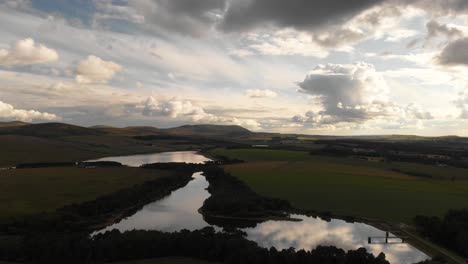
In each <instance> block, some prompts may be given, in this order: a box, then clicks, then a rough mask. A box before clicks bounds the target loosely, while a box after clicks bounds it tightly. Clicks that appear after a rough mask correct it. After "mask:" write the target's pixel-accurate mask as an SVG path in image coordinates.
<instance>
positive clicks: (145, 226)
mask: <svg viewBox="0 0 468 264" xmlns="http://www.w3.org/2000/svg"><path fill="white" fill-rule="evenodd" d="M103 160H105V161H117V162H121V163H123V164H124V165H127V166H140V165H142V164H146V163H154V162H187V163H203V162H206V161H209V160H210V159H208V158H206V157H204V156H203V155H201V154H199V153H197V152H194V151H178V152H164V153H157V154H148V155H134V156H122V157H109V158H103V159H99V161H103ZM193 178H194V179H193V180H191V181H190V182H189V183H188V184H187V185H186V186H184V187H182V188H180V189H178V190H176V191H173V192H172V193H171V194H170V195H169V196H167V197H165V198H163V199H161V200H158V201H155V202H152V203H149V204H147V205H145V206H144V207H143V208H142V209H140V210H139V211H137V212H136V213H135V214H133V215H131V216H129V217H127V218H124V219H122V220H121V221H120V222H118V223H115V224H113V225H110V226H108V227H106V228H104V229H102V230H99V231H96V232H95V233H100V232H105V231H109V230H113V229H118V230H120V231H121V232H124V231H128V230H133V229H140V230H160V231H164V232H173V231H180V230H182V229H188V230H196V229H200V228H203V227H206V226H210V225H209V224H208V223H207V222H205V221H204V220H203V216H202V215H201V214H200V213H199V212H198V209H199V208H200V207H202V205H203V201H204V200H205V199H207V198H208V197H209V196H210V194H209V193H208V191H207V190H206V188H207V187H208V186H209V183H208V181H207V180H206V179H205V177H204V176H203V175H202V173H201V172H197V173H194V174H193ZM291 217H293V218H298V219H301V220H302V221H299V222H292V221H272V220H271V221H266V222H263V223H260V224H257V225H256V226H255V227H253V228H243V229H242V230H243V231H245V232H246V233H247V239H249V240H252V241H255V242H256V243H257V244H258V245H259V246H262V247H266V248H270V247H272V246H273V247H275V248H276V249H278V250H281V249H288V248H290V247H293V248H295V249H296V250H300V249H304V250H312V249H314V248H316V247H317V246H319V245H323V246H336V247H338V248H341V249H343V250H345V251H346V250H351V249H357V248H360V247H364V248H366V249H367V250H368V252H371V253H373V254H374V255H375V256H377V255H378V254H379V253H380V252H384V253H385V255H386V258H387V260H388V261H389V262H390V263H395V264H400V263H401V264H410V263H416V262H419V261H422V260H425V259H428V258H429V257H428V256H427V255H426V254H424V253H423V252H421V251H419V250H418V249H416V248H414V247H413V246H411V245H410V244H408V243H390V244H369V243H368V237H383V236H385V232H384V231H382V230H379V229H377V228H375V227H373V226H371V225H368V224H365V223H358V222H354V223H348V222H346V221H344V220H341V219H331V220H330V221H325V220H323V219H321V218H319V217H308V216H304V215H291ZM213 227H214V228H215V229H216V230H218V231H221V228H219V227H217V226H213ZM375 241H376V242H378V241H377V240H375ZM381 241H383V240H381Z"/></svg>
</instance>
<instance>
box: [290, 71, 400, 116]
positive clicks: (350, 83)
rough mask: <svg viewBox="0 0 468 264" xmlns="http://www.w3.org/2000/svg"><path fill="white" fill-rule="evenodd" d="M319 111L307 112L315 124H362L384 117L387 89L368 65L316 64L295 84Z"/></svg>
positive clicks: (389, 106) (386, 108)
mask: <svg viewBox="0 0 468 264" xmlns="http://www.w3.org/2000/svg"><path fill="white" fill-rule="evenodd" d="M298 85H299V87H300V89H299V91H300V92H303V93H306V94H309V95H311V96H313V97H314V98H315V99H316V100H317V101H318V102H319V104H320V105H321V108H322V110H320V111H319V112H317V113H312V112H311V113H308V114H307V115H306V117H307V118H308V120H309V121H313V122H315V123H326V124H333V123H340V122H357V123H359V122H364V121H366V120H368V119H372V118H375V117H377V116H382V115H386V114H388V113H387V112H388V111H389V108H391V107H392V104H391V103H390V102H388V100H387V93H388V87H387V84H386V83H385V81H384V80H383V78H382V77H381V76H380V75H379V74H378V73H377V72H376V71H375V68H374V66H373V65H371V64H366V63H356V64H347V65H342V64H326V65H319V66H317V67H316V68H315V69H314V70H313V71H311V72H310V73H309V74H308V75H307V76H306V78H305V79H304V81H302V82H300V83H299V84H298Z"/></svg>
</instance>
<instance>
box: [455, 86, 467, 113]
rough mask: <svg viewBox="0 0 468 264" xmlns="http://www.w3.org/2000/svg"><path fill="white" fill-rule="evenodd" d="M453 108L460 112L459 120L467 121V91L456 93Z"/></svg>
mask: <svg viewBox="0 0 468 264" xmlns="http://www.w3.org/2000/svg"><path fill="white" fill-rule="evenodd" d="M454 104H455V107H456V108H458V109H459V110H460V115H459V118H461V119H468V91H467V90H464V91H462V92H460V93H458V96H457V98H456V99H455V101H454Z"/></svg>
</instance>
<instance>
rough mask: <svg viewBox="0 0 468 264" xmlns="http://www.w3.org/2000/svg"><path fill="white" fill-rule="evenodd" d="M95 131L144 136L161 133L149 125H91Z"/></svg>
mask: <svg viewBox="0 0 468 264" xmlns="http://www.w3.org/2000/svg"><path fill="white" fill-rule="evenodd" d="M90 128H91V129H94V130H96V131H101V132H105V133H107V134H112V135H119V136H144V135H157V134H161V130H160V129H158V128H156V127H151V126H128V127H122V128H120V127H112V126H104V125H99V126H93V127H90Z"/></svg>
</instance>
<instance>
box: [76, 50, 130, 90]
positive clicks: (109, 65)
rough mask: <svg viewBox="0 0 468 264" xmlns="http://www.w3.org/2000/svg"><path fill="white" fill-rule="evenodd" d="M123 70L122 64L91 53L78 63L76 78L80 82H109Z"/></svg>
mask: <svg viewBox="0 0 468 264" xmlns="http://www.w3.org/2000/svg"><path fill="white" fill-rule="evenodd" d="M122 70H123V68H122V66H120V65H119V64H117V63H115V62H112V61H105V60H102V59H101V58H99V57H96V56H93V55H91V56H88V58H86V59H85V60H82V61H80V63H79V64H78V67H77V68H76V77H75V80H76V81H77V82H78V83H107V82H108V81H110V80H111V79H112V78H113V77H114V76H115V74H116V73H118V72H120V71H122Z"/></svg>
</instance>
